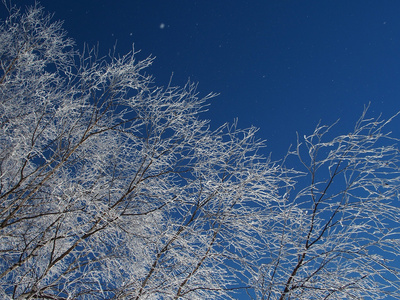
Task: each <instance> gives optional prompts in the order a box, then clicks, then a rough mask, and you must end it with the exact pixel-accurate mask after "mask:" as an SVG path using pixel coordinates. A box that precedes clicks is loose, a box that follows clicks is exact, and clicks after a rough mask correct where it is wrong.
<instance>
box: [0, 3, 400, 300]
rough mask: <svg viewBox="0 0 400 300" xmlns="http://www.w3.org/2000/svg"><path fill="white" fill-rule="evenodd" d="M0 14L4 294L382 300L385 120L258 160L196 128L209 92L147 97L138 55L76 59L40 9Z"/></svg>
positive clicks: (386, 260)
mask: <svg viewBox="0 0 400 300" xmlns="http://www.w3.org/2000/svg"><path fill="white" fill-rule="evenodd" d="M5 6H6V7H7V8H8V10H9V17H8V18H7V19H6V20H4V21H2V23H1V25H0V45H1V47H0V296H1V298H2V299H60V300H61V299H236V298H243V297H246V295H247V296H248V298H257V299H322V298H325V299H347V298H350V299H351V298H356V299H362V298H365V299H379V297H381V298H385V297H386V296H389V295H394V296H396V295H397V294H396V293H397V288H398V282H397V280H398V273H397V272H398V270H397V268H396V262H398V253H399V251H398V245H399V235H398V229H399V211H398V210H399V208H398V207H399V206H398V203H397V200H398V194H397V191H398V179H399V174H398V155H399V154H398V149H397V148H396V146H395V145H394V143H393V144H390V143H387V141H393V140H391V139H390V135H388V134H386V133H384V127H385V125H386V124H387V122H384V121H381V120H379V119H377V120H372V119H367V118H366V117H365V115H363V116H362V118H361V119H360V121H359V122H358V123H357V125H356V127H355V130H354V131H353V132H352V133H351V134H349V135H340V136H338V137H335V138H333V139H331V140H329V141H325V140H324V138H325V137H326V136H327V135H328V134H329V132H330V131H329V130H330V127H323V126H319V127H318V128H317V129H316V131H315V132H314V133H313V134H312V135H311V136H306V137H305V138H304V141H300V139H299V142H298V146H297V148H296V149H295V150H293V151H291V152H290V153H289V155H288V157H287V159H286V160H284V161H282V162H280V163H277V162H272V161H271V160H270V159H269V158H268V157H266V156H264V155H263V154H262V153H263V152H264V143H263V142H262V141H260V140H258V139H257V138H256V132H257V129H256V128H249V129H240V128H239V127H238V125H237V122H233V124H225V125H223V126H221V127H220V128H217V129H215V130H213V129H210V124H209V122H208V121H207V120H203V119H202V118H201V115H200V114H201V112H203V111H204V110H205V109H206V108H207V107H206V106H207V103H208V100H209V99H210V98H212V97H213V96H214V95H213V94H209V95H206V96H204V97H199V95H198V93H197V92H196V85H195V84H193V83H190V82H188V83H187V84H186V85H184V86H183V87H182V88H180V87H174V86H172V84H171V83H169V84H168V85H167V86H166V87H158V86H157V85H156V84H155V83H154V79H153V78H151V77H150V76H149V75H146V73H145V69H146V67H148V66H149V65H151V63H152V61H153V59H152V58H146V59H144V60H138V59H137V58H136V56H137V55H136V53H135V51H134V50H132V52H130V53H128V54H126V55H124V56H118V55H116V54H114V53H115V52H111V53H110V55H109V56H107V57H103V58H100V57H98V56H97V52H96V49H90V48H86V49H85V50H84V51H83V52H79V51H77V50H75V48H74V43H73V41H72V40H71V39H69V38H67V36H66V34H65V32H64V31H63V30H62V24H61V23H60V22H53V21H52V20H51V16H50V15H48V14H46V13H45V12H44V10H43V9H42V8H40V7H39V6H38V5H36V6H34V7H31V8H28V9H27V10H26V11H25V12H21V11H19V10H18V9H17V8H15V7H11V6H10V5H8V6H7V5H5ZM389 121H391V119H390V120H389ZM389 121H388V122H389ZM303 149H305V151H304V150H303ZM296 157H297V159H298V161H300V162H301V164H302V165H303V166H304V170H298V171H297V170H296V169H294V167H292V166H290V161H291V160H290V158H296ZM289 166H290V167H289ZM293 166H296V167H297V166H298V164H294V165H293ZM306 174H308V177H304V176H305V175H306ZM307 180H309V181H308V182H307ZM296 182H297V183H296Z"/></svg>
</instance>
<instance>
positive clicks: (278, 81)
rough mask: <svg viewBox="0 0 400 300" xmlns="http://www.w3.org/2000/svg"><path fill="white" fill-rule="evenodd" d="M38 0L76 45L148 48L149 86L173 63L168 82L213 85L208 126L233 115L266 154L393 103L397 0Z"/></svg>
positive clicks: (399, 34)
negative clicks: (263, 143)
mask: <svg viewBox="0 0 400 300" xmlns="http://www.w3.org/2000/svg"><path fill="white" fill-rule="evenodd" d="M14 3H15V4H17V5H19V6H25V5H29V4H32V3H34V0H14ZM40 3H41V4H42V5H43V6H44V7H45V8H46V10H48V11H50V12H54V13H55V19H62V20H64V21H65V23H64V28H65V29H66V30H67V31H68V32H69V36H70V37H72V38H74V39H75V40H76V42H77V46H78V48H80V49H82V47H83V43H84V42H87V43H88V44H89V45H95V44H97V42H99V44H100V49H101V51H102V53H103V54H106V53H107V51H108V49H109V48H112V47H113V45H114V44H115V41H116V40H117V45H118V46H117V50H118V52H119V53H120V54H124V53H126V52H128V51H129V50H130V49H131V45H132V43H134V44H135V48H136V50H139V49H140V50H141V53H140V54H139V57H141V58H144V57H146V56H148V55H150V54H151V55H153V56H155V57H156V60H155V63H154V66H153V67H152V68H151V69H150V70H149V72H150V73H152V74H153V75H154V76H155V80H156V83H157V84H158V85H166V84H167V83H168V80H169V78H170V76H171V73H172V72H173V73H174V79H173V83H174V84H175V85H183V84H185V82H186V81H187V79H188V78H189V77H190V79H191V80H193V81H196V82H199V92H200V94H202V95H205V94H207V93H208V92H211V91H212V92H218V93H220V96H219V97H217V98H216V99H215V100H213V101H212V104H211V106H210V111H209V112H208V113H206V114H205V115H204V117H205V118H209V119H211V120H212V126H213V127H214V128H215V127H217V126H218V125H221V124H222V123H224V122H225V121H232V120H233V119H234V118H235V117H238V118H239V126H241V127H248V126H250V125H255V126H257V127H259V128H260V132H259V137H260V138H262V139H266V140H267V145H268V150H269V151H272V153H273V156H272V157H273V158H274V159H279V158H281V157H282V156H283V155H284V154H285V152H286V150H287V148H288V146H289V144H291V143H295V141H296V131H298V132H299V133H300V134H301V135H303V134H308V133H311V132H312V130H313V128H314V127H315V125H316V124H317V123H318V121H319V120H322V122H323V123H328V124H330V123H333V122H334V121H335V120H337V119H338V118H341V120H342V122H341V123H340V125H339V128H340V129H342V130H343V131H344V132H347V131H349V130H350V129H351V127H352V125H353V123H354V122H355V121H356V120H357V118H358V116H359V115H360V114H361V112H362V109H363V105H364V104H367V103H368V102H371V110H370V113H371V116H377V115H378V114H379V113H380V112H383V114H384V116H386V117H388V116H390V115H391V114H392V113H394V112H396V111H397V110H399V109H400V84H399V77H400V73H399V70H400V68H399V67H400V17H399V16H400V1H398V0H393V1H384V0H377V1H368V0H358V1H349V0H344V1H340V0H336V1H322V0H318V1H295V0H292V1H285V0H279V1H278V0H276V1H266V0H258V1H232V0H201V1H200V0H199V1H191V0H180V1H173V0H171V1H165V0H163V1H161V0H157V1H155V0H154V1H151V0H125V1H123V0H120V1H105V0H79V1H77V0H68V1H67V0H42V1H40ZM161 24H164V25H165V27H164V28H160V25H161ZM161 27H162V26H161ZM399 122H400V121H399Z"/></svg>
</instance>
